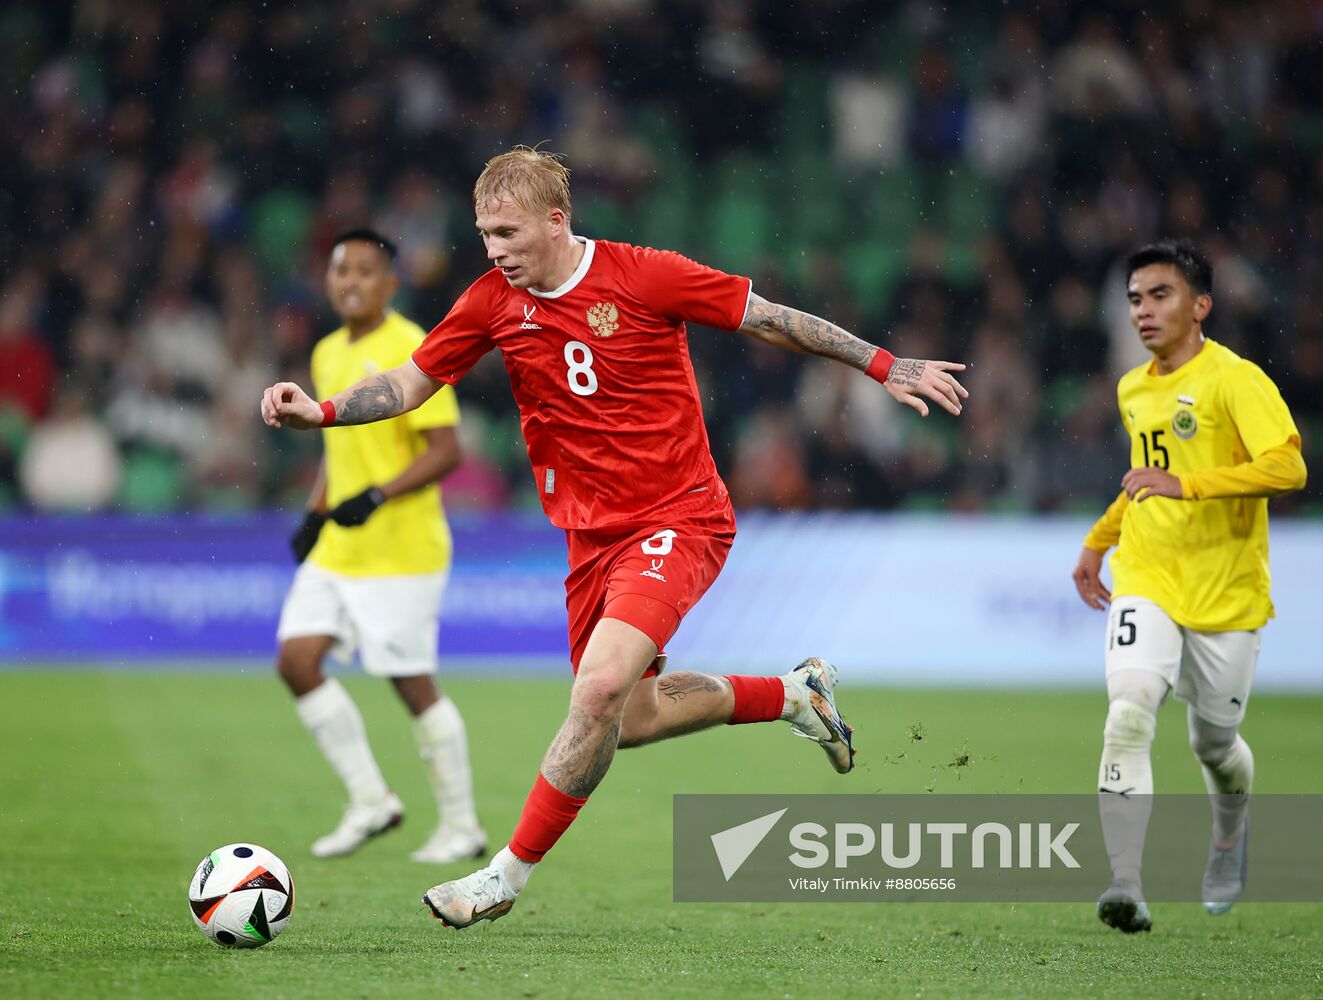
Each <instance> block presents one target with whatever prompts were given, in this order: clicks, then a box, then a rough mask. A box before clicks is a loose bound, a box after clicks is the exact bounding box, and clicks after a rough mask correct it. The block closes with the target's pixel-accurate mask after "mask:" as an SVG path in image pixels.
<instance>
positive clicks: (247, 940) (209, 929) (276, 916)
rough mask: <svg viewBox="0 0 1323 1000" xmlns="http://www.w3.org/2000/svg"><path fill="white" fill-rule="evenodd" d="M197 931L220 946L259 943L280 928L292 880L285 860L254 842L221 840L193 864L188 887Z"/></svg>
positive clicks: (289, 910) (289, 909)
mask: <svg viewBox="0 0 1323 1000" xmlns="http://www.w3.org/2000/svg"><path fill="white" fill-rule="evenodd" d="M188 906H189V909H191V910H192V911H193V922H194V923H196V924H197V925H198V930H200V931H201V932H202V933H203V934H205V935H207V937H209V938H211V939H212V940H213V941H215V942H216V943H217V944H219V945H221V946H223V947H225V948H260V947H261V946H262V945H264V944H266V943H267V942H268V941H272V940H274V939H275V936H276V935H277V934H279V933H280V932H281V931H282V930H284V929H285V924H287V923H288V922H289V915H290V914H291V913H292V912H293V911H294V881H293V880H292V879H291V878H290V877H289V869H288V868H286V867H285V863H284V862H283V861H281V860H280V859H279V858H278V857H276V856H275V855H274V854H272V853H271V852H270V851H268V850H267V849H266V848H264V847H258V846H257V845H256V844H226V845H225V846H224V847H218V848H217V849H216V850H214V851H212V852H211V853H210V854H208V855H207V856H206V857H205V858H203V859H202V862H201V864H199V865H198V869H197V871H195V872H194V873H193V881H192V882H191V883H190V884H189V886H188Z"/></svg>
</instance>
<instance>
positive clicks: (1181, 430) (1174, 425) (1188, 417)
mask: <svg viewBox="0 0 1323 1000" xmlns="http://www.w3.org/2000/svg"><path fill="white" fill-rule="evenodd" d="M1171 429H1172V430H1174V431H1175V432H1176V436H1177V437H1178V438H1180V439H1181V440H1182V441H1188V440H1190V438H1192V437H1194V432H1195V431H1197V430H1198V429H1199V421H1197V420H1195V419H1194V413H1193V412H1191V411H1190V410H1177V411H1176V416H1174V417H1172V418H1171Z"/></svg>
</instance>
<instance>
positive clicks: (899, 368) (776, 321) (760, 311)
mask: <svg viewBox="0 0 1323 1000" xmlns="http://www.w3.org/2000/svg"><path fill="white" fill-rule="evenodd" d="M740 333H746V334H748V335H749V336H751V337H757V338H758V339H759V340H761V341H764V342H765V343H768V344H775V345H776V346H777V347H784V348H786V349H787V350H791V351H798V352H800V353H801V354H816V355H818V356H819V357H823V358H831V359H832V360H834V361H840V362H841V363H842V364H847V365H849V366H850V367H851V368H857V369H858V370H859V371H861V372H867V373H868V374H869V375H871V376H872V377H874V378H876V379H877V380H878V381H879V382H881V383H882V384H883V386H884V387H885V388H886V390H887V392H889V393H891V395H892V396H893V397H894V398H895V399H896V400H897V401H899V402H901V403H904V404H905V405H906V406H911V407H913V408H914V409H916V410H918V411H919V413H920V414H922V415H923V416H925V417H926V416H927V415H928V405H927V404H926V403H925V402H924V401H923V399H922V397H924V396H926V397H928V399H931V400H932V401H934V402H936V403H938V404H939V405H941V406H942V407H943V408H944V409H946V410H947V411H948V412H950V413H956V414H958V413H959V412H960V408H961V400H962V399H967V398H968V397H969V393H968V392H966V391H965V387H964V386H962V385H961V384H960V383H959V382H957V381H956V380H955V377H954V376H953V375H951V374H950V372H953V371H964V368H965V366H964V365H961V364H953V363H952V362H950V361H921V360H916V359H914V358H896V359H895V361H894V362H892V363H891V364H890V366H889V370H887V371H875V370H874V361H875V360H884V359H886V358H888V357H890V355H888V354H884V353H883V352H881V350H880V349H879V348H877V347H874V346H873V345H872V344H870V343H868V342H867V341H863V340H860V339H859V338H858V337H856V336H855V335H854V334H852V333H850V332H849V331H848V330H843V329H841V328H840V327H839V326H837V325H836V324H834V323H829V322H827V320H825V319H819V318H818V317H817V316H813V315H810V314H809V313H806V312H800V311H799V310H798V309H791V308H790V307H789V306H783V305H778V304H777V303H775V302H768V301H767V300H766V299H764V298H763V297H762V296H760V295H753V294H750V295H749V307H748V309H747V310H746V312H745V314H744V322H743V323H741V324H740Z"/></svg>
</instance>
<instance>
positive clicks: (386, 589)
mask: <svg viewBox="0 0 1323 1000" xmlns="http://www.w3.org/2000/svg"><path fill="white" fill-rule="evenodd" d="M395 257H396V250H395V248H394V246H393V245H392V244H390V243H389V242H388V241H387V240H385V239H384V238H382V237H381V236H380V235H379V234H378V233H376V232H374V231H372V230H370V229H355V230H351V231H350V232H347V233H345V234H344V235H342V236H341V237H340V238H339V239H338V240H336V242H335V245H334V247H333V248H332V251H331V259H330V263H329V266H328V267H327V272H326V290H327V294H328V296H329V298H330V301H331V305H332V307H333V308H334V309H335V311H336V313H337V314H338V315H339V316H340V318H341V319H342V320H343V321H344V326H342V327H341V328H340V329H338V330H336V331H335V332H334V333H332V334H330V335H329V336H327V337H325V338H324V339H322V340H321V341H319V342H318V344H317V346H316V347H315V348H314V349H313V353H312V380H313V383H314V384H315V385H316V386H317V392H318V393H319V394H321V395H324V396H326V395H331V394H333V393H336V392H339V391H340V390H342V389H345V388H347V387H349V386H351V385H353V384H354V383H355V382H357V381H358V380H359V379H361V378H362V377H363V376H364V375H366V374H370V373H372V372H375V371H389V370H390V369H392V368H395V367H397V366H399V365H401V364H403V363H405V362H406V361H408V359H409V357H410V355H411V354H412V353H413V351H414V350H415V349H416V348H417V347H418V345H419V344H420V343H422V341H423V337H424V333H423V331H422V330H421V329H420V328H419V327H417V326H415V325H414V324H413V323H410V322H409V321H408V320H407V319H405V318H404V317H402V316H400V315H399V313H396V312H394V311H393V310H392V309H391V308H390V300H391V296H392V295H394V293H395V290H396V289H397V288H398V286H399V281H398V279H397V278H396V276H395V269H394V261H395ZM458 422H459V406H458V404H457V403H456V401H455V393H454V390H453V389H451V388H450V387H449V386H446V387H444V388H442V389H441V390H440V391H439V392H437V393H436V395H434V396H433V397H432V398H431V399H430V400H429V401H428V402H427V403H426V404H425V405H423V406H421V407H419V408H418V409H417V410H414V411H413V412H411V413H409V414H406V415H404V416H401V417H397V418H395V419H394V420H386V421H382V422H380V423H375V424H365V425H363V426H360V427H333V428H328V429H327V430H325V431H323V432H322V435H323V442H324V447H325V450H326V451H325V459H324V461H323V462H322V467H321V471H320V474H319V476H318V479H317V485H316V486H315V487H314V488H313V491H312V496H311V497H310V500H309V504H308V511H307V514H306V515H305V517H304V521H303V524H302V525H301V527H300V528H299V530H298V532H297V533H296V534H295V536H294V538H293V540H292V545H293V548H294V554H295V557H296V558H297V559H298V560H299V562H300V563H301V564H302V565H301V566H300V567H299V571H298V573H297V574H296V575H295V577H294V584H293V586H292V587H291V588H290V591H289V595H288V596H287V597H286V599H285V606H284V609H283V610H282V611H281V615H280V626H279V629H278V631H277V637H278V638H279V640H280V652H279V659H278V669H279V671H280V676H281V678H283V679H284V681H285V683H286V684H287V685H288V686H289V689H290V691H291V692H292V693H293V694H294V696H295V698H296V705H297V708H298V713H299V717H300V718H301V719H302V720H303V722H304V724H305V725H306V726H307V727H308V729H309V730H311V732H312V735H313V737H314V738H315V739H316V741H317V745H318V746H319V747H320V748H321V751H322V753H323V754H325V756H326V759H327V760H328V761H329V762H330V764H331V766H332V767H333V768H334V769H335V771H336V773H337V774H338V775H339V776H340V779H341V780H342V781H343V782H344V784H345V789H346V791H347V793H348V796H349V806H348V808H347V809H346V810H345V813H344V817H343V819H342V820H341V822H340V825H339V826H338V827H336V829H335V830H334V831H332V832H331V833H330V834H328V835H326V836H325V837H322V838H321V839H319V840H318V841H316V843H314V844H313V845H312V852H313V854H315V855H317V856H318V857H335V856H338V855H343V854H349V853H350V852H352V851H355V850H357V849H358V848H359V847H361V846H362V845H363V844H364V843H365V842H366V841H367V840H368V839H369V838H370V837H373V836H376V835H377V834H379V833H384V832H385V831H387V830H390V829H392V828H393V827H395V826H398V825H399V824H400V822H401V820H402V819H403V818H404V807H403V805H402V804H401V802H400V800H399V798H398V797H397V796H396V795H395V794H394V793H393V792H392V791H391V790H390V788H389V787H388V786H387V784H386V782H385V780H384V779H383V777H382V774H381V770H380V769H379V768H378V767H377V762H376V759H375V758H374V757H373V755H372V749H371V747H370V746H369V745H368V739H367V733H366V731H365V730H364V727H363V719H362V716H361V715H359V712H358V708H357V707H356V706H355V704H354V702H353V700H352V699H351V698H350V697H349V694H348V692H346V691H345V689H344V687H343V686H341V684H340V683H339V681H337V680H335V679H334V678H331V679H327V678H326V677H325V676H324V675H323V673H322V662H323V660H324V659H325V658H326V656H327V654H329V653H331V652H332V651H333V650H336V651H337V652H340V653H352V652H353V651H354V650H355V649H356V650H357V652H358V656H359V659H360V661H361V662H362V664H363V668H364V669H365V670H366V671H367V672H368V673H369V674H372V675H374V676H380V677H389V678H390V680H391V683H392V684H393V685H394V687H395V690H396V691H397V692H398V693H399V695H400V698H401V699H402V700H403V701H404V703H405V705H406V706H407V708H408V710H409V712H410V713H411V714H412V716H413V726H414V732H415V735H416V736H417V739H418V746H419V749H420V751H421V753H422V756H423V759H424V761H426V763H427V768H428V772H429V776H430V778H431V782H432V786H433V790H434V791H435V793H436V798H437V806H438V810H439V812H440V824H439V826H438V827H437V830H436V832H435V833H434V834H433V835H432V837H431V838H430V839H429V840H428V841H427V843H425V844H424V845H423V846H422V847H421V848H420V849H419V850H418V851H416V852H415V853H414V854H413V858H414V860H417V861H431V862H438V863H444V862H449V861H457V860H460V859H464V858H472V857H478V856H481V855H482V854H484V853H485V852H486V849H487V838H486V835H485V834H484V833H483V831H482V828H481V827H480V826H479V825H478V820H477V816H476V815H475V812H474V807H473V779H472V776H471V774H470V769H469V755H468V738H467V736H466V734H465V730H464V720H463V719H462V718H461V717H460V714H459V710H458V709H457V708H456V707H455V703H454V702H453V701H451V700H450V699H449V698H447V697H446V696H445V695H444V694H442V693H441V692H439V691H438V690H437V687H436V683H435V682H434V680H433V674H435V672H436V644H437V635H438V617H439V615H440V603H441V594H442V591H443V590H444V588H445V583H446V577H447V573H448V570H449V568H450V547H451V546H450V529H449V527H448V525H447V524H446V519H445V515H444V513H443V512H442V509H441V495H440V491H439V490H438V489H437V487H436V483H437V481H438V480H440V479H441V478H442V477H443V476H445V475H446V474H447V473H448V472H450V471H451V470H452V469H454V468H455V466H456V465H458V464H459V444H458V442H457V440H456V437H455V425H456V424H457V423H458Z"/></svg>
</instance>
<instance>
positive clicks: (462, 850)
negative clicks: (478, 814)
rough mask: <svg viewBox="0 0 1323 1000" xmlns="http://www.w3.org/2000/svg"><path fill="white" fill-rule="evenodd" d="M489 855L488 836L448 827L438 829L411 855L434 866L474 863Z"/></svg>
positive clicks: (416, 859)
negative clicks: (462, 862)
mask: <svg viewBox="0 0 1323 1000" xmlns="http://www.w3.org/2000/svg"><path fill="white" fill-rule="evenodd" d="M486 854H487V834H486V833H484V832H483V830H482V828H481V827H479V828H478V829H476V830H472V831H469V830H455V829H452V828H451V827H448V826H444V825H443V826H441V827H438V828H437V831H436V833H434V834H432V836H430V837H429V838H428V839H427V843H425V844H424V845H423V846H422V847H420V848H418V850H416V851H414V852H413V853H412V854H410V855H409V857H410V858H412V859H413V860H414V861H422V862H426V863H429V864H434V865H448V864H450V863H451V862H452V861H472V860H474V859H475V858H481V857H484V856H485V855H486Z"/></svg>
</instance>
